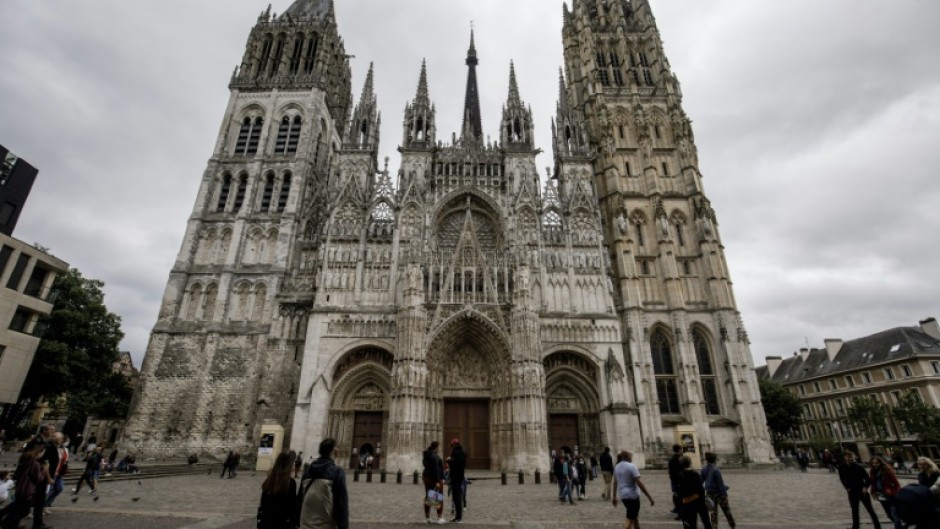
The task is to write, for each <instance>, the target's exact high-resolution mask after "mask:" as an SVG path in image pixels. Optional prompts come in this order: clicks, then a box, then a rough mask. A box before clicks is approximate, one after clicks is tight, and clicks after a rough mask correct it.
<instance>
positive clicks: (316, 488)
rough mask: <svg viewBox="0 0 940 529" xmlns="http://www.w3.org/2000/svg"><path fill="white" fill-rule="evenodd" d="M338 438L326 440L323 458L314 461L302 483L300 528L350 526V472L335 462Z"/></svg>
mask: <svg viewBox="0 0 940 529" xmlns="http://www.w3.org/2000/svg"><path fill="white" fill-rule="evenodd" d="M335 451H336V440H335V439H324V440H323V441H321V442H320V448H319V450H318V452H319V454H320V457H319V458H317V459H316V460H315V461H314V462H313V463H311V464H310V468H308V469H307V472H306V473H305V474H304V477H303V480H302V481H301V485H300V492H301V494H300V498H301V500H300V502H301V510H300V529H349V493H348V492H347V490H346V473H345V472H343V469H341V468H339V467H338V466H336V463H334V462H333V457H334V456H335V454H334V452H335Z"/></svg>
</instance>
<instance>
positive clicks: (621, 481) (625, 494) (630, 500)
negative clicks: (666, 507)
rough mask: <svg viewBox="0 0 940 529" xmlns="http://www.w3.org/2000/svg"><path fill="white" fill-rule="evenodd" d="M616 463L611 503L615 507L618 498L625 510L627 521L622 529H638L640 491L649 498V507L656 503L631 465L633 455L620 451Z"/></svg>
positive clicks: (638, 471)
mask: <svg viewBox="0 0 940 529" xmlns="http://www.w3.org/2000/svg"><path fill="white" fill-rule="evenodd" d="M617 461H618V463H617V466H615V467H614V475H613V478H612V479H611V482H610V497H611V503H612V504H613V505H614V507H616V506H617V499H618V498H619V499H620V501H621V502H622V503H623V506H624V507H626V509H627V520H626V521H625V522H624V523H623V529H640V491H643V494H644V495H646V497H647V498H649V500H650V507H652V506H653V505H656V502H655V501H653V497H652V496H650V493H649V492H648V491H647V490H646V485H644V484H643V482H642V481H641V480H640V469H638V468H637V467H636V465H634V464H633V453H632V452H630V451H628V450H622V451H621V452H620V453H619V454H617Z"/></svg>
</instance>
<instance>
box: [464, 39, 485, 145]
mask: <svg viewBox="0 0 940 529" xmlns="http://www.w3.org/2000/svg"><path fill="white" fill-rule="evenodd" d="M479 63H480V61H479V60H477V48H476V46H475V45H474V39H473V30H472V29H471V30H470V49H468V50H467V68H468V71H467V94H466V96H465V97H464V110H463V129H462V130H463V139H464V140H465V141H466V140H474V141H477V142H482V141H483V125H482V120H481V119H480V92H479V90H478V88H477V64H479Z"/></svg>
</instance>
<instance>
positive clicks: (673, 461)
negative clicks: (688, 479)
mask: <svg viewBox="0 0 940 529" xmlns="http://www.w3.org/2000/svg"><path fill="white" fill-rule="evenodd" d="M681 482H682V447H681V446H679V445H672V457H671V458H669V485H670V486H671V487H672V510H671V511H669V512H671V513H672V514H675V515H676V520H679V519H681V518H682V516H681V514H680V513H679V508H680V507H682V500H681V499H680V498H679V494H678V490H679V484H680V483H681Z"/></svg>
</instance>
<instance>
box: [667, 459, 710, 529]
mask: <svg viewBox="0 0 940 529" xmlns="http://www.w3.org/2000/svg"><path fill="white" fill-rule="evenodd" d="M681 463H682V474H681V476H680V478H679V487H678V488H677V489H676V494H677V495H678V497H679V503H680V505H681V506H680V507H679V516H680V517H681V518H682V524H683V527H685V528H686V529H695V528H696V527H698V521H697V520H698V518H701V519H702V527H704V529H712V524H711V521H710V520H709V519H708V507H706V506H705V489H704V488H703V487H702V477H701V476H699V473H698V472H696V471H694V470H692V459H690V458H689V456H687V455H684V456H682V459H681Z"/></svg>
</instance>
